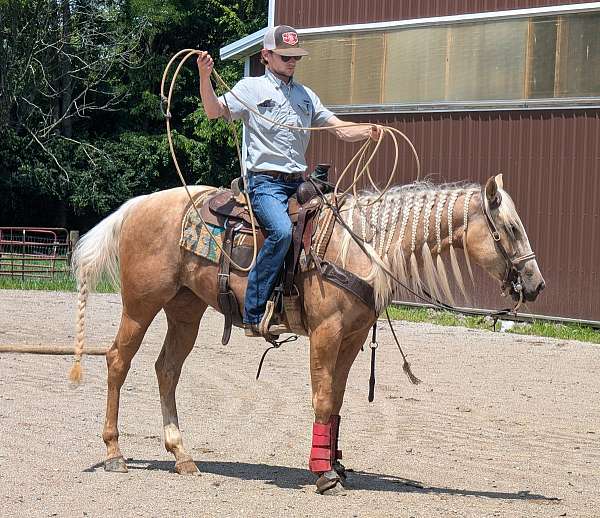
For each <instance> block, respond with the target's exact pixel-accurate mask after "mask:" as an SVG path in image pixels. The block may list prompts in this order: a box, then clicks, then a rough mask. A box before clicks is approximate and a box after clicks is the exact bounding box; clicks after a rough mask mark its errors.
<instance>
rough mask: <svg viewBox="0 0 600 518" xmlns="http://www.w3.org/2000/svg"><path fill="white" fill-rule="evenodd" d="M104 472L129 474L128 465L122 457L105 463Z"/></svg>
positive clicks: (107, 460)
mask: <svg viewBox="0 0 600 518" xmlns="http://www.w3.org/2000/svg"><path fill="white" fill-rule="evenodd" d="M104 471H109V472H111V473H127V472H128V470H127V464H125V459H124V458H123V457H122V456H119V457H113V458H112V459H106V460H105V461H104Z"/></svg>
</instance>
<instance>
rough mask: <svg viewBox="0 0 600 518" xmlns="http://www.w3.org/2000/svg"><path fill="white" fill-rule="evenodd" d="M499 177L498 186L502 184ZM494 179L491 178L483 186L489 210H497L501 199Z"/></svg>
mask: <svg viewBox="0 0 600 518" xmlns="http://www.w3.org/2000/svg"><path fill="white" fill-rule="evenodd" d="M499 176H500V184H502V175H499ZM496 178H498V177H496ZM496 178H494V177H493V176H492V177H491V178H490V179H489V180H488V181H487V182H486V184H485V197H486V198H487V200H488V205H489V207H490V209H495V208H497V207H498V206H499V205H500V202H501V201H502V197H501V196H500V192H499V191H498V183H497V182H496Z"/></svg>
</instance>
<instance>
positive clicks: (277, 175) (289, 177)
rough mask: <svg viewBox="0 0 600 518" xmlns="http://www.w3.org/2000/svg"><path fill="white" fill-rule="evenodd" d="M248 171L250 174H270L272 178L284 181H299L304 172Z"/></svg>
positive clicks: (302, 177)
mask: <svg viewBox="0 0 600 518" xmlns="http://www.w3.org/2000/svg"><path fill="white" fill-rule="evenodd" d="M248 173H249V174H251V175H252V176H256V175H257V174H264V175H266V176H270V177H271V178H273V179H274V180H279V181H281V182H286V183H291V182H299V181H301V180H303V179H304V173H282V172H281V171H248Z"/></svg>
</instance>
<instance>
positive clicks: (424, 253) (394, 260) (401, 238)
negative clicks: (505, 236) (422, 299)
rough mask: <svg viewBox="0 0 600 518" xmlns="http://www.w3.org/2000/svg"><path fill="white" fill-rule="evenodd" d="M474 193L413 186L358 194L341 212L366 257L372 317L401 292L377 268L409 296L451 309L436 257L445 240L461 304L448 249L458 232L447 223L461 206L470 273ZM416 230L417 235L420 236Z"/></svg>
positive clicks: (463, 187) (345, 241) (346, 237)
mask: <svg viewBox="0 0 600 518" xmlns="http://www.w3.org/2000/svg"><path fill="white" fill-rule="evenodd" d="M479 189H480V187H479V186H478V185H476V184H466V183H450V184H443V185H433V184H432V183H430V182H416V183H413V184H409V185H404V186H401V187H394V188H392V189H390V190H389V191H388V192H387V193H385V194H384V195H383V196H381V197H380V195H379V194H376V193H372V192H363V193H360V194H359V195H358V197H357V198H352V199H351V200H350V201H349V202H347V205H346V207H348V206H349V207H350V209H349V210H348V211H346V212H345V213H344V214H345V220H346V223H347V224H348V225H349V227H350V228H354V227H355V226H356V224H355V221H354V220H355V219H356V221H357V222H358V227H359V230H358V233H359V235H361V237H362V238H363V239H364V241H365V246H366V248H367V250H368V251H369V253H370V255H371V260H372V261H371V262H372V266H371V271H370V273H369V275H368V276H367V278H366V280H367V281H369V282H370V283H371V284H372V285H373V288H374V291H375V301H376V310H377V311H381V310H383V308H385V306H386V305H387V304H388V303H389V302H390V301H391V300H392V299H393V298H394V297H396V296H397V295H399V294H400V292H401V291H402V288H401V286H399V285H398V284H397V283H396V282H395V281H394V280H393V279H391V278H390V276H389V275H387V274H386V273H385V271H384V269H383V268H382V264H383V265H384V266H385V268H387V269H389V270H390V271H391V272H392V273H394V275H395V276H396V277H397V278H399V279H400V280H401V281H402V282H403V284H406V285H408V286H410V287H411V288H412V289H413V290H415V291H417V292H420V293H423V292H424V291H427V292H428V293H430V294H431V295H432V296H434V297H436V298H438V299H442V298H445V299H446V300H448V301H449V302H450V303H452V304H454V299H453V295H452V291H451V290H450V283H449V280H448V273H447V268H446V266H445V264H444V259H443V258H442V255H441V253H440V252H441V249H442V241H444V240H445V239H446V238H448V242H449V244H450V245H451V246H450V257H451V269H450V271H451V272H452V275H453V278H454V280H455V282H456V283H457V285H458V287H459V288H460V291H461V292H462V293H463V295H464V296H465V298H466V294H465V290H464V283H463V280H462V275H461V272H460V268H459V267H458V262H457V260H456V255H455V251H454V246H453V245H454V242H455V235H456V230H457V228H456V227H455V225H453V221H452V218H453V215H454V207H455V204H456V203H457V202H458V201H459V200H463V211H462V227H463V242H462V246H463V249H465V255H466V259H467V266H468V269H469V273H471V266H470V264H469V262H468V252H467V251H466V248H465V247H466V239H465V235H466V231H467V227H468V222H469V210H470V209H469V204H470V201H471V198H472V196H473V194H474V193H476V192H478V191H479ZM443 221H445V222H446V226H445V227H446V228H447V230H446V229H445V228H444V225H443ZM419 230H422V232H420V233H419ZM351 239H352V238H351V236H350V234H349V233H348V232H347V231H344V234H343V238H342V246H341V247H340V258H339V259H340V260H341V264H342V265H343V266H345V265H346V262H347V257H348V250H349V245H350V241H351ZM432 252H433V255H435V261H434V257H433V255H432Z"/></svg>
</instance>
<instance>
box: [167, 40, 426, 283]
mask: <svg viewBox="0 0 600 518" xmlns="http://www.w3.org/2000/svg"><path fill="white" fill-rule="evenodd" d="M200 53H201V51H200V50H196V49H183V50H180V51H179V52H177V53H176V54H175V55H174V56H173V57H172V58H171V60H170V61H169V63H168V64H167V66H166V67H165V70H164V72H163V76H162V80H161V84H160V98H161V105H160V107H161V111H162V112H163V114H164V116H165V120H166V126H167V140H168V142H169V149H170V151H171V156H172V158H173V163H174V164H175V169H176V171H177V175H178V176H179V179H180V180H181V183H182V185H183V187H184V188H185V192H186V193H187V195H188V198H189V199H190V203H191V204H192V206H193V208H194V210H195V211H196V215H197V216H198V219H199V220H200V222H201V224H202V226H203V227H204V228H205V230H206V231H207V232H208V235H209V237H210V239H212V240H213V241H214V243H215V245H216V246H217V248H218V249H219V251H220V252H221V253H222V254H225V257H227V259H228V260H229V261H230V262H231V264H232V265H233V266H234V267H235V268H236V269H238V270H240V271H243V272H249V271H250V270H251V269H252V267H253V266H254V263H255V261H256V256H257V253H258V244H257V237H256V236H257V232H256V219H255V216H254V211H253V210H252V204H251V203H250V197H249V195H248V184H247V175H246V174H245V171H244V163H243V160H242V153H241V150H240V144H239V139H238V135H237V131H236V129H235V124H234V122H233V121H229V122H230V127H231V130H232V133H233V135H234V141H235V147H236V151H237V155H238V160H239V162H240V171H241V177H242V181H243V183H244V192H243V196H244V197H245V199H246V204H247V206H248V211H249V214H250V222H251V226H252V248H253V251H252V261H251V262H250V265H249V266H248V267H246V268H244V267H241V266H240V265H239V264H237V263H236V262H235V261H234V260H233V259H232V258H231V256H230V255H229V254H227V252H225V250H224V249H223V247H222V246H221V244H220V243H219V240H218V239H217V238H216V237H215V235H214V234H213V233H212V232H211V230H210V228H209V226H208V225H207V223H206V222H205V221H204V219H203V218H202V216H201V214H200V210H199V208H198V206H197V204H196V201H195V200H194V197H193V196H192V194H191V193H190V190H189V188H188V185H187V183H186V181H185V178H184V177H183V174H182V172H181V169H180V167H179V162H178V160H177V156H176V154H175V146H174V145H173V138H172V135H171V111H170V108H171V99H172V97H173V90H174V87H175V81H176V79H177V76H178V75H179V71H180V69H181V67H182V66H183V64H184V63H185V62H186V61H187V60H188V59H189V58H190V57H191V56H193V55H197V54H200ZM180 56H183V57H182V58H181V60H180V62H179V64H178V65H177V67H176V69H175V72H174V74H173V77H172V78H171V83H170V86H169V93H168V96H165V95H164V91H165V83H166V80H167V75H168V73H169V70H170V68H171V66H172V65H173V63H174V62H175V61H176V59H177V58H179V57H180ZM212 74H213V75H214V77H215V80H216V82H217V84H219V85H220V86H221V87H223V88H224V89H225V90H226V91H227V92H229V93H230V94H231V95H232V96H233V97H234V98H235V99H236V100H237V101H239V102H240V103H241V104H242V105H243V106H245V107H246V108H247V109H248V110H249V111H251V112H252V113H254V114H255V115H257V116H258V117H260V118H262V119H264V120H266V121H268V122H270V123H271V124H274V125H276V126H279V127H282V128H287V129H289V130H292V131H323V130H328V129H331V127H302V126H293V125H289V124H284V123H281V122H277V121H275V120H272V119H270V118H269V117H266V116H264V115H263V114H261V113H260V112H259V111H258V110H256V109H255V108H254V107H253V106H250V105H249V104H248V103H246V102H245V101H244V100H243V99H240V98H239V97H238V96H237V95H236V94H235V93H234V92H232V91H231V88H230V87H229V86H228V85H227V83H225V81H224V80H223V79H222V78H221V76H220V75H219V74H218V72H217V71H216V70H215V69H214V68H213V70H212ZM225 103H227V100H226V99H225ZM163 104H166V111H165V110H164V109H163ZM364 125H371V124H369V123H365V124H364ZM351 126H355V124H354V123H351V124H344V125H340V126H336V127H337V128H345V127H351ZM378 126H379V128H380V129H381V130H382V131H381V133H380V135H379V139H378V140H377V142H376V143H375V147H374V149H371V147H372V145H373V141H372V139H370V138H369V139H367V140H366V141H365V143H364V144H363V145H362V146H361V147H360V149H359V150H358V152H357V153H356V154H355V155H354V157H353V158H352V159H351V160H350V161H349V162H348V165H347V166H346V167H345V169H344V170H343V171H342V173H341V174H340V176H339V177H338V179H337V181H336V183H335V187H334V191H333V199H334V200H335V202H336V205H337V199H338V197H344V196H345V195H347V194H348V193H349V192H350V190H352V193H353V194H354V196H355V199H357V200H358V196H357V194H358V193H357V184H358V181H359V180H360V179H361V178H362V177H363V176H364V175H365V174H366V176H367V179H368V181H369V183H370V184H371V186H372V187H373V188H374V189H375V191H376V192H377V193H378V196H377V197H376V198H375V199H374V200H372V201H370V202H368V204H366V205H364V206H368V205H372V204H375V203H377V202H378V201H379V200H380V199H381V198H382V197H383V196H384V195H385V193H386V192H387V190H388V189H389V187H390V185H391V184H392V180H393V178H394V176H395V173H396V169H397V167H398V157H399V148H398V136H400V137H402V138H403V139H404V140H405V141H406V142H407V144H408V146H409V147H410V149H411V151H412V153H413V155H414V158H415V161H416V165H417V177H416V180H419V178H420V176H421V162H420V160H419V155H418V154H417V151H416V149H415V147H414V145H413V143H412V142H411V140H410V139H409V138H408V137H407V136H406V135H405V134H404V133H403V132H402V131H400V130H398V129H396V128H392V127H390V126H381V125H378ZM386 135H387V136H390V137H391V139H392V142H393V144H394V152H395V156H394V163H393V166H392V170H391V172H390V174H389V177H388V181H387V183H386V185H385V187H384V188H383V189H382V190H380V189H379V188H378V187H377V186H376V184H375V182H374V181H373V178H372V176H371V172H370V169H369V165H370V164H371V162H372V161H373V159H374V157H375V155H376V154H377V151H378V150H379V148H380V146H381V143H382V141H383V138H384V136H386ZM368 153H370V154H369V155H368V158H367V159H366V160H365V156H367V154H368ZM355 161H357V165H356V170H355V172H354V177H353V181H352V183H351V184H350V186H349V187H348V188H347V189H345V190H343V191H341V192H340V184H341V182H342V180H343V178H344V177H345V175H346V173H347V172H348V171H349V170H350V168H351V166H352V164H353V163H354V162H355Z"/></svg>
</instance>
